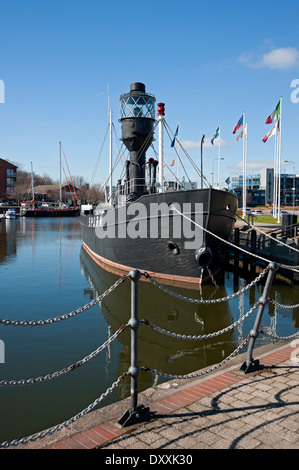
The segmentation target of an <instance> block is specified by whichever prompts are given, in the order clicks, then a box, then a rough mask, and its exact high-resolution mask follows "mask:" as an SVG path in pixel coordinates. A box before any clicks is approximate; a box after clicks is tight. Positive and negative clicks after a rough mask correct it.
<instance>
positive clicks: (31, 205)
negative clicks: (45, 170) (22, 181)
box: [20, 142, 80, 217]
mask: <svg viewBox="0 0 299 470" xmlns="http://www.w3.org/2000/svg"><path fill="white" fill-rule="evenodd" d="M59 154H60V181H59V203H58V204H42V205H40V204H38V203H37V202H36V201H35V194H34V185H33V167H32V162H31V192H32V199H31V200H30V201H23V202H21V209H20V216H22V217H75V216H78V215H79V214H80V207H79V206H75V207H68V206H66V205H65V204H63V203H62V189H61V188H62V187H61V142H59Z"/></svg>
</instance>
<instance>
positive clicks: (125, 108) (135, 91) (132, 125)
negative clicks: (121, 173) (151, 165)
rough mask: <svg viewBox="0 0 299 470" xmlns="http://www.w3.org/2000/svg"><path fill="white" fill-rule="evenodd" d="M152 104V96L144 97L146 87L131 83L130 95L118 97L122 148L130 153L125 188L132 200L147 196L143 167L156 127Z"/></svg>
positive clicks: (153, 101) (154, 100)
mask: <svg viewBox="0 0 299 470" xmlns="http://www.w3.org/2000/svg"><path fill="white" fill-rule="evenodd" d="M155 102H156V99H155V97H154V96H153V95H151V94H149V93H146V91H145V85H144V84H143V83H140V82H135V83H132V84H131V86H130V92H129V93H125V94H124V95H121V97H120V113H121V117H120V122H121V126H122V137H121V139H120V140H122V141H123V143H124V144H125V146H126V147H127V149H128V150H129V152H130V161H129V162H128V167H127V169H128V173H129V174H128V178H129V181H128V183H129V184H128V186H129V188H130V190H129V191H130V193H131V194H132V193H133V194H134V195H135V196H138V195H141V194H143V193H145V192H146V187H145V165H146V160H145V157H146V151H147V149H148V148H149V146H150V145H151V144H152V142H153V140H154V139H153V127H154V123H155Z"/></svg>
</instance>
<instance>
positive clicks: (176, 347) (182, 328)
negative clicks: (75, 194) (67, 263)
mask: <svg viewBox="0 0 299 470" xmlns="http://www.w3.org/2000/svg"><path fill="white" fill-rule="evenodd" d="M80 259H81V266H82V269H83V270H84V274H85V276H86V277H87V279H88V281H89V283H90V285H91V287H92V288H93V290H94V292H95V294H94V296H98V295H100V294H101V293H103V292H105V291H106V290H107V289H108V288H109V287H110V286H111V285H112V284H114V282H115V281H116V280H117V279H118V276H115V275H113V274H111V273H109V272H107V271H105V270H104V269H102V268H101V267H100V266H99V265H97V264H96V263H95V262H94V261H93V260H92V259H91V258H90V257H89V256H88V254H87V253H86V252H85V250H84V249H82V250H81V253H80ZM171 289H172V290H173V291H175V292H177V293H180V294H182V295H186V296H188V297H193V298H195V299H202V298H204V299H213V298H219V297H225V296H226V295H227V292H226V290H225V287H224V286H223V285H222V286H219V287H218V286H214V285H212V286H211V285H209V286H203V287H202V288H201V287H200V286H198V290H197V291H195V290H192V291H190V290H188V291H187V290H184V289H178V288H176V287H172V288H171ZM130 291H131V281H130V279H127V280H126V281H125V282H124V283H123V284H121V285H120V286H119V287H118V288H117V289H116V290H115V291H114V292H112V293H111V294H109V296H107V297H105V299H104V300H103V302H102V313H103V315H104V317H105V320H106V322H107V324H108V325H110V327H111V329H112V333H114V332H115V331H116V330H117V329H118V328H119V327H120V326H121V325H122V324H126V323H127V322H128V320H129V319H130V308H131V298H130V295H131V294H130ZM139 319H140V320H141V319H146V320H148V321H149V322H151V323H152V324H155V325H157V326H159V327H161V328H164V329H165V330H168V331H171V332H173V333H179V334H185V335H190V334H191V335H196V336H198V335H203V334H207V333H213V332H216V331H218V330H221V329H222V328H225V327H227V326H228V325H230V324H231V323H232V322H233V316H232V314H231V311H230V307H229V305H228V302H222V303H218V304H209V305H205V304H204V305H203V304H201V305H200V304H194V303H189V302H186V301H183V300H180V299H177V298H175V297H173V296H171V295H169V294H168V293H166V292H163V291H162V290H161V289H159V288H158V287H157V286H155V285H153V284H152V283H150V282H149V281H147V282H144V281H139ZM118 341H119V342H120V343H121V344H122V352H121V353H120V357H119V364H118V374H119V375H121V374H122V373H123V372H126V371H127V370H128V368H129V367H130V329H129V328H127V329H126V330H125V331H124V332H123V333H122V334H120V335H119V336H118ZM235 348H236V336H235V332H234V330H231V331H229V332H226V333H224V334H222V335H221V336H218V337H215V338H211V339H208V340H183V339H180V338H175V337H170V336H168V335H165V334H162V333H160V332H159V331H156V330H154V329H153V328H151V327H150V326H147V325H144V324H141V325H140V327H139V330H138V360H139V366H140V367H141V366H147V367H149V368H150V369H157V370H158V371H161V372H164V373H167V374H173V375H185V374H188V373H193V372H194V371H197V370H199V369H202V368H204V367H207V366H208V365H211V364H215V363H219V362H221V361H222V360H223V359H224V358H226V357H227V356H228V355H229V354H230V353H231V352H232V351H234V349H235ZM161 381H163V380H161V378H159V382H161ZM139 384H140V388H142V389H145V388H147V387H149V386H151V385H152V375H151V374H149V373H145V372H141V374H140V378H139Z"/></svg>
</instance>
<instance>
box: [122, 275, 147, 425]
mask: <svg viewBox="0 0 299 470" xmlns="http://www.w3.org/2000/svg"><path fill="white" fill-rule="evenodd" d="M129 276H130V278H131V318H130V320H129V325H130V327H131V366H130V368H129V370H128V372H129V373H130V375H131V408H130V409H129V410H127V411H126V412H125V413H124V415H123V416H122V417H121V418H120V420H119V421H118V424H120V425H121V426H122V427H124V426H129V425H130V424H134V423H136V422H137V421H140V420H141V419H142V418H144V417H145V416H146V415H148V413H149V408H145V407H144V406H143V405H138V404H137V403H138V376H139V374H140V367H139V366H138V328H139V326H140V320H139V318H138V281H139V279H140V276H141V273H140V271H138V269H132V270H131V271H130V272H129Z"/></svg>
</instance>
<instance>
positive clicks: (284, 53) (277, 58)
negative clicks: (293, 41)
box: [239, 47, 299, 70]
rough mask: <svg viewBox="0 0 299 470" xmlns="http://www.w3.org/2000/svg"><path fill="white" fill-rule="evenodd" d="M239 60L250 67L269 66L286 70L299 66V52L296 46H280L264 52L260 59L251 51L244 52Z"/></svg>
mask: <svg viewBox="0 0 299 470" xmlns="http://www.w3.org/2000/svg"><path fill="white" fill-rule="evenodd" d="M239 62H241V64H243V65H245V66H247V67H250V68H262V67H267V68H270V69H272V70H275V69H276V70H286V69H291V68H294V67H297V66H299V52H298V51H297V49H296V48H294V47H280V48H278V49H273V50H272V51H270V52H268V53H266V54H263V55H262V57H261V58H259V59H257V58H255V57H254V56H253V54H251V53H248V52H243V54H241V55H240V57H239Z"/></svg>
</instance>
